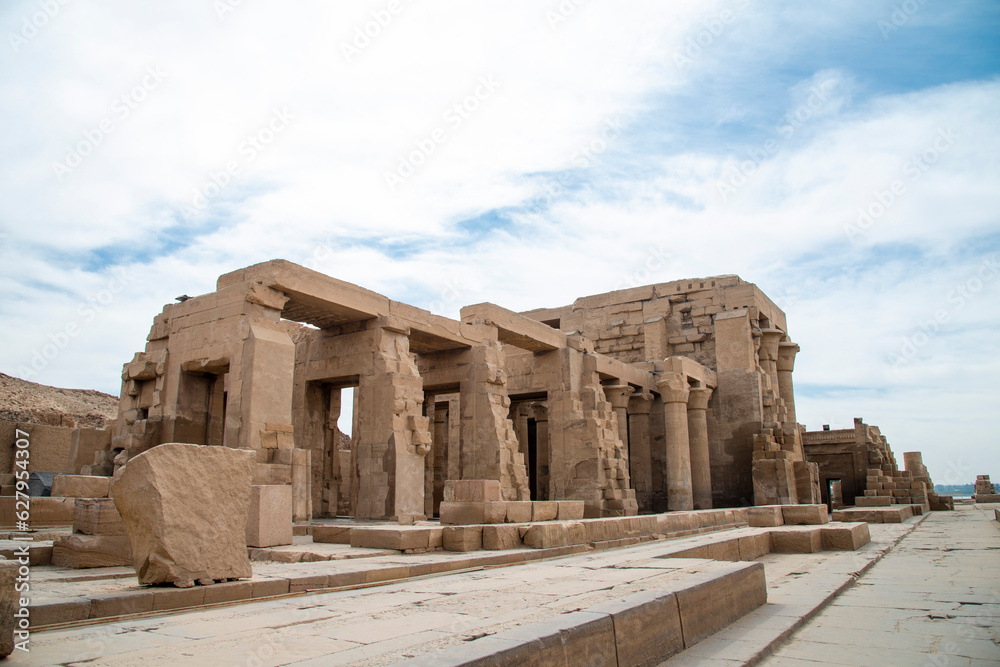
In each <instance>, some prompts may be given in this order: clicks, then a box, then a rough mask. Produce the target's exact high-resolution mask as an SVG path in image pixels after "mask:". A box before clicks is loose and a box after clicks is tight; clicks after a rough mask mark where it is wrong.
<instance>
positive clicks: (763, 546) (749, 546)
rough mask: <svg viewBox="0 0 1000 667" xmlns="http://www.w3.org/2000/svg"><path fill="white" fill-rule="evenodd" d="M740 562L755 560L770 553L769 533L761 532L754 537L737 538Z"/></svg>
mask: <svg viewBox="0 0 1000 667" xmlns="http://www.w3.org/2000/svg"><path fill="white" fill-rule="evenodd" d="M739 549H740V558H739V559H740V560H757V559H758V558H760V557H761V556H765V555H767V554H769V553H771V533H770V532H769V531H761V532H759V533H757V534H756V535H747V536H745V537H741V538H739Z"/></svg>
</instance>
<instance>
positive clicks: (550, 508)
mask: <svg viewBox="0 0 1000 667" xmlns="http://www.w3.org/2000/svg"><path fill="white" fill-rule="evenodd" d="M558 516H559V503H558V502H556V501H534V502H532V503H531V520H532V521H555V520H556V519H557V518H558ZM581 518H583V517H581Z"/></svg>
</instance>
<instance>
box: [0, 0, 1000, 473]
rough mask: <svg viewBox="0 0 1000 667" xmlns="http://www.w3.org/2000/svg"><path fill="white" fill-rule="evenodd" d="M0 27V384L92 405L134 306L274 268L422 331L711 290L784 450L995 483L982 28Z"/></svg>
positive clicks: (582, 10)
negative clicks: (83, 392) (873, 454)
mask: <svg viewBox="0 0 1000 667" xmlns="http://www.w3.org/2000/svg"><path fill="white" fill-rule="evenodd" d="M0 27H2V29H3V33H4V37H5V38H4V44H3V45H2V46H0V96H2V97H0V99H3V100H4V104H3V105H0V120H2V121H3V123H2V127H3V130H2V131H0V142H2V143H0V177H2V178H0V200H2V201H3V202H4V206H3V207H2V209H0V255H2V262H0V281H2V285H3V287H4V295H5V297H6V298H4V299H3V301H2V302H0V309H2V310H0V316H2V320H0V321H2V324H0V327H2V329H0V331H2V332H3V342H4V345H3V346H2V347H0V370H2V371H3V372H6V373H9V374H13V375H18V376H21V377H27V378H28V379H32V380H35V381H38V382H43V383H47V384H54V385H57V386H69V387H86V388H97V389H101V390H104V391H108V392H110V393H117V392H118V389H119V373H120V368H121V364H122V363H124V362H125V361H127V360H129V359H130V357H131V355H132V354H133V353H134V352H135V351H137V350H139V349H141V347H142V345H143V343H144V339H145V335H146V333H147V332H148V327H149V325H150V323H151V320H152V317H153V316H154V315H155V314H156V313H158V312H159V311H160V309H161V308H162V305H163V304H164V303H168V302H170V301H172V300H173V298H174V297H175V296H177V295H180V294H198V293H204V292H207V291H210V290H212V289H213V287H214V282H215V279H216V278H217V277H218V275H220V274H222V273H225V272H227V271H230V270H233V269H235V268H238V267H241V266H245V265H248V264H251V263H254V262H258V261H263V260H267V259H271V258H274V257H283V258H285V259H289V260H291V261H295V262H298V263H301V264H304V265H307V266H310V267H312V268H316V269H318V270H320V271H323V272H326V273H328V274H330V275H333V276H336V277H338V278H341V279H344V280H348V281H352V282H356V283H359V284H362V285H364V286H366V287H369V288H371V289H375V290H377V291H380V292H382V293H384V294H387V295H388V296H390V297H392V298H396V299H400V300H404V301H407V302H410V303H414V304H416V305H420V306H423V307H427V308H430V309H432V310H434V311H435V312H439V313H441V314H444V315H449V316H456V315H457V314H458V310H459V308H460V307H461V306H462V305H464V304H469V303H477V302H481V301H491V302H495V303H499V304H501V305H504V306H507V307H510V308H514V309H518V310H520V309H529V308H536V307H542V306H556V305H563V304H566V303H570V302H571V301H572V300H573V298H575V297H577V296H581V295H586V294H592V293H598V292H604V291H607V290H609V289H615V288H620V287H625V286H631V285H639V284H646V283H650V282H665V281H669V280H674V279H679V278H687V277H696V276H708V275H718V274H727V273H736V274H739V275H740V276H741V277H742V278H744V279H745V280H748V281H751V282H755V283H757V284H758V285H759V286H760V287H761V288H762V289H763V290H764V291H765V293H767V294H768V295H770V296H771V297H772V298H773V299H774V300H775V301H776V302H778V303H779V305H781V306H782V307H783V308H784V309H785V311H786V313H787V314H788V321H789V328H790V334H791V336H792V338H793V339H794V340H796V341H797V342H798V343H799V344H800V345H801V346H802V352H801V353H800V355H799V358H798V361H797V366H796V379H795V381H796V386H797V388H798V392H797V394H798V396H797V398H798V400H797V408H798V414H799V418H800V420H801V421H803V422H804V423H805V424H806V425H807V426H808V427H810V428H819V427H820V426H821V425H822V424H824V423H829V424H832V425H833V426H834V427H837V426H849V425H850V424H851V423H852V419H853V418H854V417H856V416H860V417H863V418H865V419H866V421H868V422H869V423H874V424H878V425H879V426H881V427H882V429H883V432H884V433H885V434H886V435H887V436H888V438H889V441H890V443H891V444H892V445H893V447H894V449H895V451H896V452H897V454H901V453H902V452H903V451H910V450H917V449H919V450H922V451H924V455H925V462H926V463H927V464H928V465H929V466H930V469H931V473H932V475H933V476H934V477H935V479H936V481H938V482H941V483H964V482H969V481H972V480H973V479H974V478H975V475H976V474H983V473H987V474H992V475H994V476H995V477H1000V448H997V447H996V439H995V433H997V432H998V430H1000V416H998V415H1000V409H998V408H1000V400H998V399H1000V389H998V388H997V383H996V382H995V380H994V378H995V377H996V376H997V373H998V371H1000V362H998V359H1000V355H998V345H997V336H996V331H997V327H998V325H1000V316H998V315H997V312H996V311H997V308H996V306H997V305H998V302H1000V301H998V294H1000V287H998V286H1000V275H998V272H1000V269H996V268H995V267H996V261H997V257H998V255H1000V247H998V246H1000V187H998V175H1000V174H998V172H1000V165H998V162H997V158H996V155H997V154H998V148H1000V141H998V139H1000V125H998V123H997V120H996V119H997V118H1000V78H998V77H1000V48H998V47H997V46H996V45H997V44H998V43H1000V5H998V4H997V3H994V2H986V1H980V2H971V1H969V2H948V3H945V2H941V1H938V0H923V1H921V0H908V1H907V2H899V1H898V0H897V1H894V2H884V1H880V0H855V1H852V0H843V1H840V2H827V3H816V2H760V1H752V0H720V1H718V2H711V1H709V2H677V3H669V4H668V3H662V2H634V3H627V5H626V6H622V5H621V3H619V4H615V3H610V2H597V1H595V0H587V1H583V0H563V2H554V1H553V2H548V3H546V2H542V3H539V2H511V1H504V2H499V1H494V2H479V3H462V2H435V3H427V2H424V3H409V2H405V1H403V0H400V2H399V3H398V4H396V3H390V2H389V1H388V0H384V1H381V2H378V1H376V2H355V3H337V4H336V5H335V6H329V3H315V2H304V3H296V4H295V5H294V6H293V7H286V6H267V5H265V4H264V3H255V2H247V1H239V0H218V1H209V0H198V1H195V0H187V1H184V0H182V1H181V2H177V3H171V4H170V5H169V6H152V7H147V6H143V7H137V6H134V5H133V4H130V3H125V2H109V3H102V4H101V5H100V6H89V5H82V4H78V3H70V2H65V3H60V2H59V1H58V0H54V1H53V2H51V3H49V4H46V3H42V2H39V1H38V0H36V1H34V2H8V3H6V4H5V5H4V7H3V9H2V10H0ZM366 30H367V31H368V33H369V34H368V35H365V34H364V33H365V31H366ZM651 267H652V268H651Z"/></svg>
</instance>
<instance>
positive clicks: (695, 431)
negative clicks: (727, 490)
mask: <svg viewBox="0 0 1000 667" xmlns="http://www.w3.org/2000/svg"><path fill="white" fill-rule="evenodd" d="M711 397H712V390H711V389H710V388H708V387H695V388H692V389H691V390H690V395H689V396H688V404H687V419H688V437H689V439H690V442H691V491H692V494H693V495H694V508H695V509H696V510H710V509H712V465H711V461H710V460H709V453H708V399H709V398H711Z"/></svg>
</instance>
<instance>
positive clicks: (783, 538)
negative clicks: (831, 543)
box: [771, 526, 823, 554]
mask: <svg viewBox="0 0 1000 667" xmlns="http://www.w3.org/2000/svg"><path fill="white" fill-rule="evenodd" d="M822 550H823V535H822V533H821V532H820V529H819V528H813V527H811V526H808V527H802V528H799V527H791V526H790V527H782V528H779V529H777V530H772V531H771V551H772V552H774V553H784V554H813V553H816V552H817V551H822Z"/></svg>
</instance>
